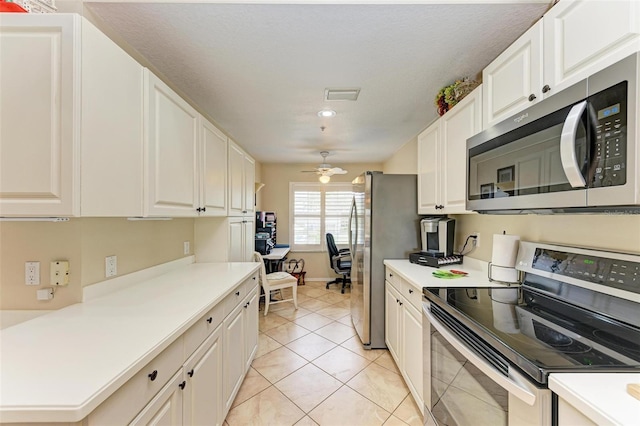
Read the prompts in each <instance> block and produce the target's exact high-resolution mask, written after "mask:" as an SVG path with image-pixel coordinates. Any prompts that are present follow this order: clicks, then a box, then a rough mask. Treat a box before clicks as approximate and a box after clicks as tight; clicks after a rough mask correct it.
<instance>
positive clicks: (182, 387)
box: [178, 382, 187, 389]
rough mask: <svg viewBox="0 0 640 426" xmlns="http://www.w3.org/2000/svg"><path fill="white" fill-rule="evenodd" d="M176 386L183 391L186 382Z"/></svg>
mask: <svg viewBox="0 0 640 426" xmlns="http://www.w3.org/2000/svg"><path fill="white" fill-rule="evenodd" d="M178 386H180V389H184V388H185V386H187V382H182V383H180V384H179V385H178Z"/></svg>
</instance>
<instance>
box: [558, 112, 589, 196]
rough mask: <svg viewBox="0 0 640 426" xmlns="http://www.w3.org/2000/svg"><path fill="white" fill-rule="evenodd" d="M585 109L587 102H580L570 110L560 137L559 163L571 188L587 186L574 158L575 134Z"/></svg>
mask: <svg viewBox="0 0 640 426" xmlns="http://www.w3.org/2000/svg"><path fill="white" fill-rule="evenodd" d="M586 107H587V101H582V102H580V103H579V104H575V105H574V106H573V107H572V108H571V110H570V111H569V114H568V115H567V118H566V119H565V121H564V125H563V126H562V133H561V135H560V161H561V162H562V168H563V169H564V174H565V175H566V176H567V180H568V181H569V184H570V185H571V187H572V188H584V187H585V186H587V183H586V182H585V180H584V176H582V171H581V170H580V165H579V164H578V159H577V158H576V134H577V133H578V125H579V124H580V120H581V119H582V114H584V110H585V109H586Z"/></svg>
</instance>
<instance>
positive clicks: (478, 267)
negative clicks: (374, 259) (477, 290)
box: [384, 257, 504, 291]
mask: <svg viewBox="0 0 640 426" xmlns="http://www.w3.org/2000/svg"><path fill="white" fill-rule="evenodd" d="M384 264H385V265H386V266H388V267H390V268H391V269H393V270H394V271H396V272H397V273H398V274H399V275H400V276H401V277H402V278H404V279H405V280H406V281H408V282H409V283H411V284H413V285H414V286H416V288H418V289H419V290H420V291H422V288H423V287H503V286H504V284H501V283H498V282H496V281H489V278H487V262H483V261H481V260H477V259H473V258H470V257H465V258H464V260H463V263H462V265H450V266H443V267H441V268H432V267H430V266H423V265H417V264H415V263H411V262H409V259H385V261H384ZM438 269H440V270H446V271H448V270H451V269H457V270H459V271H464V272H467V273H468V275H466V276H464V277H462V278H454V279H448V280H447V279H442V278H436V277H434V276H433V275H432V274H431V273H432V272H433V271H437V270H438Z"/></svg>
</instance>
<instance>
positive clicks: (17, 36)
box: [0, 13, 81, 216]
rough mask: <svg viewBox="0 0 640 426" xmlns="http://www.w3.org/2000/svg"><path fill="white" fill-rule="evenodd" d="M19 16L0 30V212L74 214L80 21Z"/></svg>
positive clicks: (6, 19) (5, 17) (7, 15)
mask: <svg viewBox="0 0 640 426" xmlns="http://www.w3.org/2000/svg"><path fill="white" fill-rule="evenodd" d="M20 15H21V14H17V15H16V14H11V13H3V14H2V20H1V26H0V46H2V48H0V63H1V64H2V72H0V87H2V90H0V116H1V117H2V126H0V152H1V153H2V155H0V215H2V216H76V215H79V214H80V204H79V198H80V197H79V191H80V179H79V178H80V167H79V164H77V162H75V161H74V159H77V158H79V156H80V146H79V142H80V141H79V140H78V138H79V135H80V134H79V132H78V131H77V130H78V122H77V121H74V119H76V118H77V117H79V116H80V102H79V99H80V95H81V93H80V78H79V77H80V76H79V71H80V70H79V67H77V63H78V61H79V56H78V55H79V51H78V48H77V47H79V39H78V37H79V35H80V34H79V33H80V28H79V24H80V18H79V17H78V16H72V15H67V16H65V15H55V14H51V15H42V16H38V17H37V18H36V17H33V19H29V20H28V21H27V20H26V19H24V18H27V16H20ZM29 18H32V17H31V16H29Z"/></svg>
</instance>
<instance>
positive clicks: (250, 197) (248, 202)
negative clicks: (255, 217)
mask: <svg viewBox="0 0 640 426" xmlns="http://www.w3.org/2000/svg"><path fill="white" fill-rule="evenodd" d="M243 163H244V167H243V169H244V185H243V186H244V191H243V193H244V194H243V196H244V203H243V213H245V214H251V213H253V212H254V211H255V198H254V197H255V183H256V162H255V160H254V159H253V158H251V157H249V156H247V155H245V156H244V159H243Z"/></svg>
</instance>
